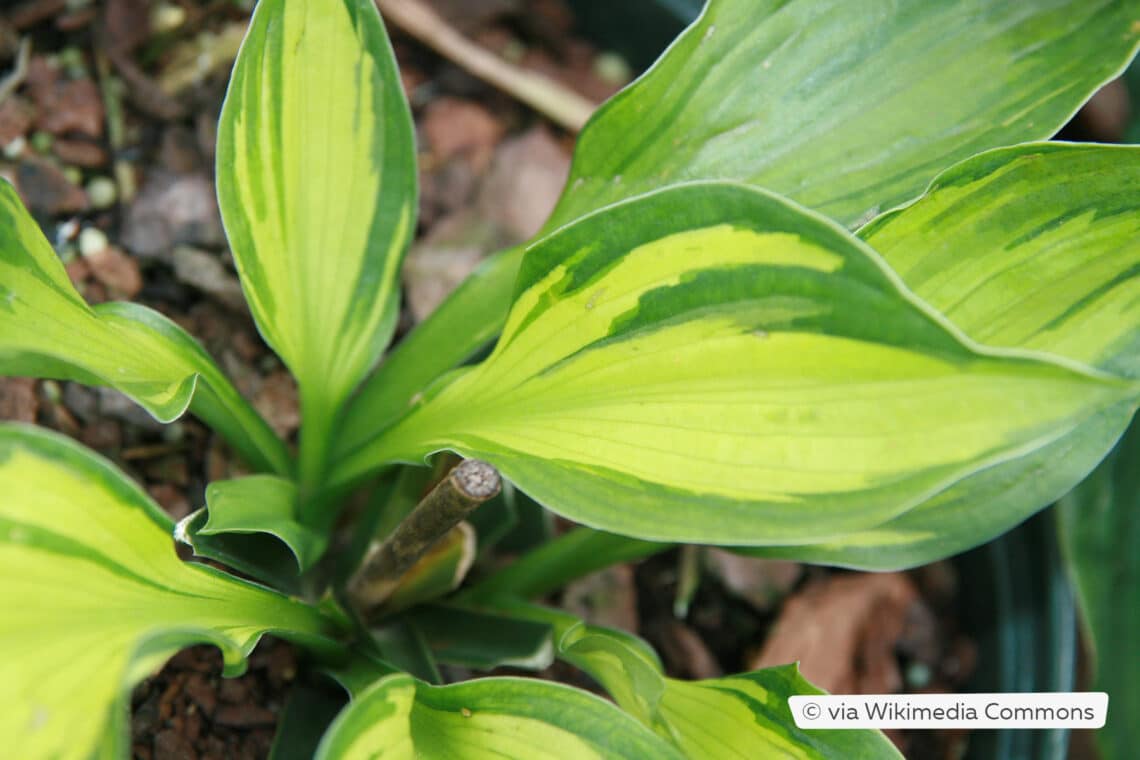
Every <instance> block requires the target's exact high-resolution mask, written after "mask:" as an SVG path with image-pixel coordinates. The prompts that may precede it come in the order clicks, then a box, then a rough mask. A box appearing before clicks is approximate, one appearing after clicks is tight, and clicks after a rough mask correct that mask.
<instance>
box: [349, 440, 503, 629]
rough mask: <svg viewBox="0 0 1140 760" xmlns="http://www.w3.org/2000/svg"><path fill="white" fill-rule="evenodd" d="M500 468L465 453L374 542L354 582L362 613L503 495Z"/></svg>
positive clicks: (351, 589)
mask: <svg viewBox="0 0 1140 760" xmlns="http://www.w3.org/2000/svg"><path fill="white" fill-rule="evenodd" d="M501 488H502V479H501V478H500V477H499V471H498V470H496V469H495V468H494V466H493V465H491V464H488V463H487V462H483V461H481V460H478V459H465V460H464V461H462V462H460V463H459V464H458V465H456V466H455V468H454V469H452V470H451V472H449V473H448V474H447V477H445V478H444V479H443V480H442V481H440V483H439V485H437V486H436V487H435V488H433V489H432V490H431V493H429V494H428V495H427V496H425V497H424V498H423V500H422V501H420V503H419V504H417V505H416V508H415V509H413V510H412V512H411V514H409V515H408V516H407V517H406V518H404V520H403V522H401V523H400V524H399V525H398V526H396V529H395V530H394V531H392V534H391V535H390V536H388V538H386V539H385V540H384V542H383V543H379V544H373V545H372V547H371V548H370V549H369V550H368V553H367V554H366V555H365V557H364V561H363V562H362V563H361V565H360V568H359V569H358V570H357V571H356V573H354V574H353V576H352V578H351V579H350V580H349V582H348V588H347V593H348V599H349V601H350V602H351V603H352V605H353V606H354V607H355V608H356V609H357V611H358V612H360V613H361V614H366V613H367V612H368V611H370V610H372V609H375V608H376V607H378V606H379V605H380V604H382V603H383V602H384V600H385V599H387V598H388V597H389V596H390V595H391V594H392V592H393V591H394V590H395V589H396V587H397V586H398V585H399V582H400V578H401V577H402V576H403V575H404V573H406V572H407V571H408V570H409V569H410V568H411V567H412V565H414V564H415V563H416V561H417V560H418V559H419V558H420V557H422V556H423V555H424V554H425V553H426V552H427V550H428V549H430V548H431V547H432V545H433V544H435V543H436V542H437V541H439V540H440V539H441V538H443V537H444V536H445V535H447V532H448V531H450V530H451V529H452V528H454V527H455V526H456V525H457V524H459V522H460V521H461V520H462V519H463V518H465V517H467V515H469V514H471V512H472V511H474V510H475V508H476V507H478V506H479V505H480V504H482V503H483V502H485V501H488V500H489V499H493V498H494V497H495V496H497V495H498V493H499V490H500V489H501Z"/></svg>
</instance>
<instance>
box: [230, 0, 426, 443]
mask: <svg viewBox="0 0 1140 760" xmlns="http://www.w3.org/2000/svg"><path fill="white" fill-rule="evenodd" d="M217 174H218V196H219V200H220V205H221V210H222V218H223V220H224V222H225V226H226V232H227V233H228V235H229V240H230V244H231V246H232V247H233V251H234V257H235V260H236V262H237V265H238V270H239V273H240V275H241V279H242V286H243V287H244V289H245V294H246V297H247V299H248V301H249V305H250V309H251V311H252V312H253V316H254V318H255V320H256V321H257V325H258V327H259V329H260V330H261V333H262V335H263V336H264V337H265V338H266V340H267V341H268V342H269V344H270V345H271V346H272V347H273V348H274V350H275V351H276V352H277V353H278V354H279V355H280V356H281V357H282V359H283V360H284V361H285V363H286V364H287V365H288V366H289V368H290V369H291V370H292V371H293V373H294V375H296V377H297V378H298V382H299V384H300V387H301V397H302V404H303V407H304V413H305V424H306V425H307V426H308V427H309V430H310V431H318V432H317V437H318V439H319V440H323V439H322V436H323V435H325V434H326V433H327V429H328V427H329V426H330V425H331V418H332V416H333V415H334V414H335V413H336V411H337V408H338V405H339V404H340V402H342V401H343V400H344V398H345V397H346V396H347V395H348V393H349V392H350V391H351V390H352V389H353V387H355V385H356V384H357V383H358V382H359V381H360V380H361V379H362V378H363V377H364V375H365V374H366V373H367V372H368V371H369V369H370V368H371V367H372V365H373V364H374V363H375V362H376V361H377V360H378V359H379V357H380V354H381V352H382V351H383V349H384V347H385V346H386V345H387V343H388V341H389V339H390V338H391V335H392V331H393V329H394V327H395V318H396V312H397V304H398V297H399V288H398V283H397V273H398V272H399V267H400V261H401V259H402V256H403V253H404V250H405V248H406V247H407V244H408V241H409V240H410V238H411V235H412V233H413V232H414V230H415V219H414V216H415V208H416V171H415V145H414V142H413V137H412V126H411V117H410V115H409V111H408V106H407V102H406V101H405V99H404V94H403V90H402V89H401V86H400V80H399V75H398V74H397V71H396V66H395V61H394V59H393V56H392V49H391V46H390V44H389V42H388V39H387V37H386V35H385V33H384V28H383V25H382V24H381V21H380V17H379V14H378V13H377V11H376V8H375V5H374V4H373V3H372V2H371V0H304V2H296V1H295V0H289V2H286V0H262V1H261V2H259V3H258V5H257V9H256V10H255V12H254V15H253V19H252V21H251V24H250V28H249V32H248V33H247V36H246V39H245V42H244V43H243V45H242V49H241V53H240V55H239V56H238V60H237V63H236V64H235V67H234V71H233V75H232V78H231V80H230V86H229V91H228V93H227V96H226V102H225V104H224V106H223V108H222V116H221V123H220V125H219V129H218V158H217ZM319 447H320V446H319V445H318V448H319Z"/></svg>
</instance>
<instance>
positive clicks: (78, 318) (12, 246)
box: [0, 180, 290, 473]
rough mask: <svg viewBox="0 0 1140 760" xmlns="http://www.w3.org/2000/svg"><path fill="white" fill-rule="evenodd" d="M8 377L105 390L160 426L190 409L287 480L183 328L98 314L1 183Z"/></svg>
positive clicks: (106, 308)
mask: <svg viewBox="0 0 1140 760" xmlns="http://www.w3.org/2000/svg"><path fill="white" fill-rule="evenodd" d="M0 373H4V374H7V375H28V376H32V377H47V378H55V379H61V380H77V381H79V382H83V383H87V384H90V385H106V386H110V387H112V388H115V389H116V390H119V391H122V392H123V393H125V394H126V395H128V396H130V397H131V398H132V399H134V400H135V401H137V402H138V403H139V404H140V405H142V406H143V408H145V409H146V410H147V411H148V412H150V414H151V415H152V416H153V417H154V418H155V419H157V420H159V421H161V422H171V421H173V420H175V419H177V418H178V417H180V416H182V414H183V413H184V412H185V411H186V410H187V408H190V409H191V410H192V411H193V412H194V413H195V414H197V415H198V416H200V417H201V418H202V419H203V420H205V421H206V423H207V424H209V425H210V426H211V427H213V428H214V429H216V430H218V431H219V432H220V433H222V435H224V436H225V437H226V439H227V440H228V441H229V442H230V443H231V444H232V445H233V446H234V448H235V449H237V450H238V452H239V453H241V455H242V456H243V457H244V458H245V459H246V460H248V461H249V463H250V464H252V465H254V466H256V467H259V468H261V469H266V470H272V471H274V472H278V473H288V472H289V470H290V460H289V454H288V451H287V450H286V449H285V445H284V444H283V443H282V442H281V440H280V439H279V438H278V437H277V436H276V435H275V434H274V433H273V431H272V429H270V427H269V426H268V425H267V424H266V423H265V421H264V420H263V419H262V418H261V416H260V415H259V414H258V413H257V412H256V411H254V409H253V407H251V406H250V405H249V403H248V402H246V401H245V400H244V399H243V398H242V397H241V395H240V394H239V393H238V392H237V391H236V390H235V389H234V387H233V385H231V384H230V382H229V381H228V380H227V379H226V377H225V375H223V374H222V372H221V370H220V369H218V367H217V365H216V364H214V362H213V360H212V359H211V358H210V356H209V355H208V354H207V353H206V352H205V351H204V350H203V349H202V347H201V346H199V345H198V344H197V343H196V342H195V341H194V339H193V338H191V337H190V336H189V335H187V334H186V332H185V331H184V330H183V329H182V328H180V327H179V326H178V325H176V324H174V323H173V322H171V321H170V320H168V319H167V318H165V317H163V316H162V315H160V314H158V313H156V312H154V311H151V310H150V309H147V308H146V307H143V306H139V305H138V304H130V303H106V304H100V305H99V306H96V307H95V308H91V307H90V306H88V305H87V303H86V302H85V301H84V300H83V298H82V297H81V296H80V295H79V293H77V292H76V290H75V288H74V287H72V285H71V281H70V280H69V279H68V277H67V272H66V271H65V270H64V268H63V264H62V263H61V262H60V260H59V257H58V256H56V254H55V251H53V250H52V247H51V244H50V243H48V241H47V240H46V239H45V238H44V236H43V233H42V232H41V231H40V229H39V226H38V225H37V224H36V223H35V221H34V220H33V219H32V218H31V216H29V215H28V212H27V211H26V210H25V209H24V207H23V205H22V204H21V203H20V199H19V197H18V196H17V195H16V191H15V190H14V189H13V188H12V186H11V185H9V184H8V183H7V182H6V181H3V180H0Z"/></svg>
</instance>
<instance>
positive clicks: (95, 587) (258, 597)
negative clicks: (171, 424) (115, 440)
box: [0, 425, 333, 760]
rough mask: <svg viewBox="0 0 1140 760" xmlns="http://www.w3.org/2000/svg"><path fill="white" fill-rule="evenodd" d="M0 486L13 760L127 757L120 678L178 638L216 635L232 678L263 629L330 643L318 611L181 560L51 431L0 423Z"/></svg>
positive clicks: (151, 513)
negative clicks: (102, 752)
mask: <svg viewBox="0 0 1140 760" xmlns="http://www.w3.org/2000/svg"><path fill="white" fill-rule="evenodd" d="M0 493H3V494H4V498H3V499H2V500H0V575H2V576H3V578H4V582H3V583H2V584H0V609H3V610H4V613H3V615H0V649H2V650H3V652H4V655H3V657H2V658H0V679H3V683H4V684H5V689H6V690H7V696H6V698H5V702H4V710H2V711H0V736H3V737H4V741H5V745H4V751H5V753H6V754H8V755H9V756H11V757H19V758H22V759H23V758H26V759H27V760H39V759H40V758H42V759H43V760H48V758H51V759H52V760H60V759H61V758H77V759H79V760H82V759H84V758H88V757H90V756H91V755H92V754H93V752H94V750H95V749H96V747H99V748H101V749H103V750H105V751H109V752H110V753H111V756H116V757H117V756H125V755H126V753H127V748H128V746H129V744H128V736H127V732H126V725H125V720H123V718H124V717H125V714H126V710H127V708H128V706H129V702H128V701H127V699H128V697H129V694H130V689H131V687H132V686H134V685H135V684H136V683H137V682H138V681H140V680H142V678H144V677H145V676H147V675H149V674H150V673H151V672H152V671H154V670H156V669H157V668H158V667H159V666H160V665H161V664H162V663H163V662H164V661H165V660H166V659H167V658H168V657H169V656H170V655H172V654H174V653H175V652H177V651H178V650H179V649H180V648H181V647H184V646H188V645H191V644H199V643H210V644H215V645H217V646H218V647H219V648H220V649H221V650H222V655H223V659H224V660H225V663H226V670H227V672H228V673H230V674H236V673H238V672H240V671H241V670H242V669H243V668H244V664H245V656H246V655H247V654H248V653H249V651H250V650H251V649H252V648H253V646H254V644H256V643H257V640H258V638H260V636H261V634H262V633H265V632H268V631H274V632H280V633H282V634H283V635H286V636H290V637H293V638H296V639H300V640H303V641H307V642H309V643H311V644H314V645H317V646H324V647H331V646H333V644H332V642H331V641H330V640H328V639H325V638H324V637H325V635H326V633H328V632H329V631H328V624H327V623H326V621H325V620H324V619H323V618H322V616H321V615H320V614H318V613H317V611H316V610H314V609H312V608H310V607H308V606H306V605H303V604H301V603H299V602H296V601H293V600H291V599H288V598H286V597H283V596H280V595H279V594H276V593H274V592H271V591H268V590H266V589H264V588H261V587H258V586H254V585H252V584H249V583H246V582H243V581H240V580H237V579H236V578H233V577H230V576H228V575H225V574H224V573H220V572H217V571H215V570H212V569H210V568H207V567H204V566H200V565H190V564H186V563H184V562H182V561H181V560H179V559H178V557H177V555H176V554H175V552H174V548H173V546H172V544H171V540H170V530H171V528H172V527H173V526H172V524H171V522H170V519H169V518H168V517H166V516H165V515H164V514H163V513H162V512H161V510H160V509H159V508H158V506H157V505H155V504H154V502H152V501H151V500H150V499H149V498H148V497H147V496H146V494H145V493H143V491H142V490H141V489H139V488H138V487H137V486H135V485H134V484H132V483H131V482H130V481H128V480H127V479H126V478H125V477H124V476H123V475H122V474H121V473H120V472H118V471H117V470H115V469H114V468H113V467H112V466H111V465H110V464H109V463H108V462H106V461H104V460H102V459H101V458H99V457H97V456H95V455H94V454H92V453H91V452H89V451H87V450H85V449H83V448H81V447H80V446H78V445H77V444H75V443H72V442H70V441H69V440H67V439H65V438H63V437H61V436H58V435H55V434H50V433H47V432H45V431H42V430H39V429H36V428H28V427H22V426H14V425H2V426H0ZM108 732H110V735H108Z"/></svg>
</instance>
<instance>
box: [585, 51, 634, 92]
mask: <svg viewBox="0 0 1140 760" xmlns="http://www.w3.org/2000/svg"><path fill="white" fill-rule="evenodd" d="M594 73H595V74H597V75H598V78H599V79H602V80H603V81H605V82H607V83H609V84H616V85H623V84H626V83H627V82H629V80H630V79H632V78H633V70H632V69H630V67H629V64H628V63H626V61H625V59H624V58H622V57H621V56H620V55H618V54H617V53H601V54H599V55H598V57H597V58H595V59H594Z"/></svg>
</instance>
